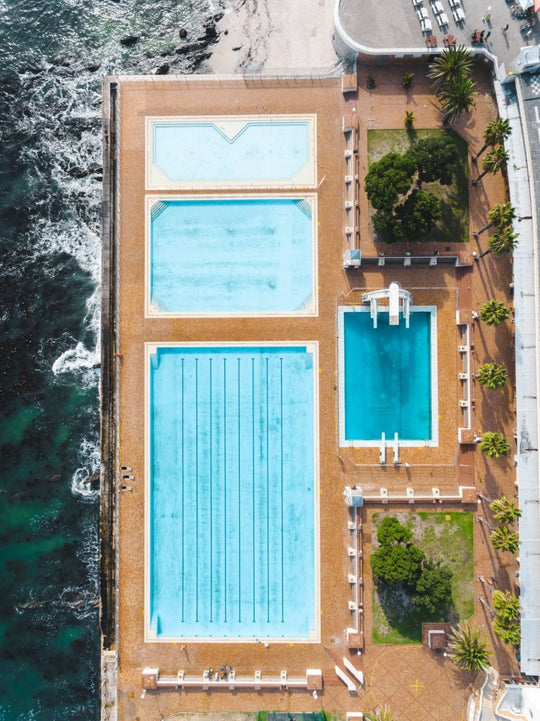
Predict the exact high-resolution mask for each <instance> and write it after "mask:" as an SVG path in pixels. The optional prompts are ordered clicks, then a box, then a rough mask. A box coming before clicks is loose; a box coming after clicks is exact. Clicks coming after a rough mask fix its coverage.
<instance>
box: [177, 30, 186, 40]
mask: <svg viewBox="0 0 540 721" xmlns="http://www.w3.org/2000/svg"><path fill="white" fill-rule="evenodd" d="M178 35H180V38H181V39H182V40H184V39H185V38H187V30H186V28H180V30H179V31H178Z"/></svg>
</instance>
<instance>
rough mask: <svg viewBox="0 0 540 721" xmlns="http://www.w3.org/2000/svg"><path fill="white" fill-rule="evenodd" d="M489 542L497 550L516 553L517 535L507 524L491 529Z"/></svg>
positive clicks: (517, 546)
mask: <svg viewBox="0 0 540 721" xmlns="http://www.w3.org/2000/svg"><path fill="white" fill-rule="evenodd" d="M491 543H492V544H493V547H494V548H496V549H497V550H499V551H508V552H509V553H517V552H518V550H519V535H518V534H517V533H516V532H515V531H512V530H510V528H509V527H508V526H500V527H499V528H496V529H495V530H494V531H491Z"/></svg>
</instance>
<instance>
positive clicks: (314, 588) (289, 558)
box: [146, 343, 319, 641]
mask: <svg viewBox="0 0 540 721" xmlns="http://www.w3.org/2000/svg"><path fill="white" fill-rule="evenodd" d="M146 355H147V381H148V383H147V387H148V392H147V413H146V416H147V417H146V424H147V427H146V437H147V454H146V456H147V469H146V476H147V481H146V483H147V486H146V509H147V515H146V524H147V525H146V539H147V549H146V550H147V553H146V608H147V613H146V622H147V626H146V638H147V640H157V641H170V640H171V639H186V638H192V639H201V638H205V639H209V640H212V639H215V640H238V639H242V638H244V639H247V640H251V641H253V640H254V639H256V638H261V637H263V638H272V639H275V640H281V641H283V640H292V639H298V640H303V641H316V640H317V638H318V636H319V630H318V623H319V621H318V616H319V611H318V603H319V601H318V551H317V549H318V540H317V533H318V506H317V504H318V463H317V452H316V444H315V438H316V433H317V420H316V418H317V407H318V404H317V373H316V372H315V369H316V368H317V366H318V362H317V345H316V344H315V343H309V344H305V343H304V344H268V345H261V344H257V345H250V344H241V345H240V344H239V345H235V344H232V345H231V344H226V345H220V344H213V345H212V346H211V347H208V346H204V345H189V344H186V345H183V344H170V345H167V344H165V345H160V346H155V345H153V344H147V346H146Z"/></svg>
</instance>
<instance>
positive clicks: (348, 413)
mask: <svg viewBox="0 0 540 721" xmlns="http://www.w3.org/2000/svg"><path fill="white" fill-rule="evenodd" d="M410 310H411V312H410V327H409V328H406V326H405V322H404V321H403V319H402V318H401V320H400V323H399V325H397V326H391V325H389V323H388V313H387V312H381V311H380V312H379V316H378V321H377V328H374V327H373V320H372V318H371V317H370V309H369V307H366V306H350V307H340V308H339V313H338V336H339V374H340V379H339V386H340V409H339V417H340V422H339V426H340V445H341V446H368V447H370V446H377V445H379V444H380V442H381V435H382V433H384V434H385V436H386V440H387V442H392V441H393V440H394V434H395V433H397V434H398V438H399V443H400V445H402V446H423V445H432V446H435V445H437V444H438V415H437V414H438V398H437V312H436V311H437V309H436V307H435V306H411V309H410Z"/></svg>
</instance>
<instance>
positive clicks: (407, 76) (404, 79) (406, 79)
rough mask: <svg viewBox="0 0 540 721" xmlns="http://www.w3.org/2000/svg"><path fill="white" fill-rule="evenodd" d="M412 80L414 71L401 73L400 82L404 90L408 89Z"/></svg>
mask: <svg viewBox="0 0 540 721" xmlns="http://www.w3.org/2000/svg"><path fill="white" fill-rule="evenodd" d="M413 80H414V73H403V75H402V76H401V84H402V85H403V87H404V88H405V90H408V89H409V88H410V87H411V85H412V81H413Z"/></svg>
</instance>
